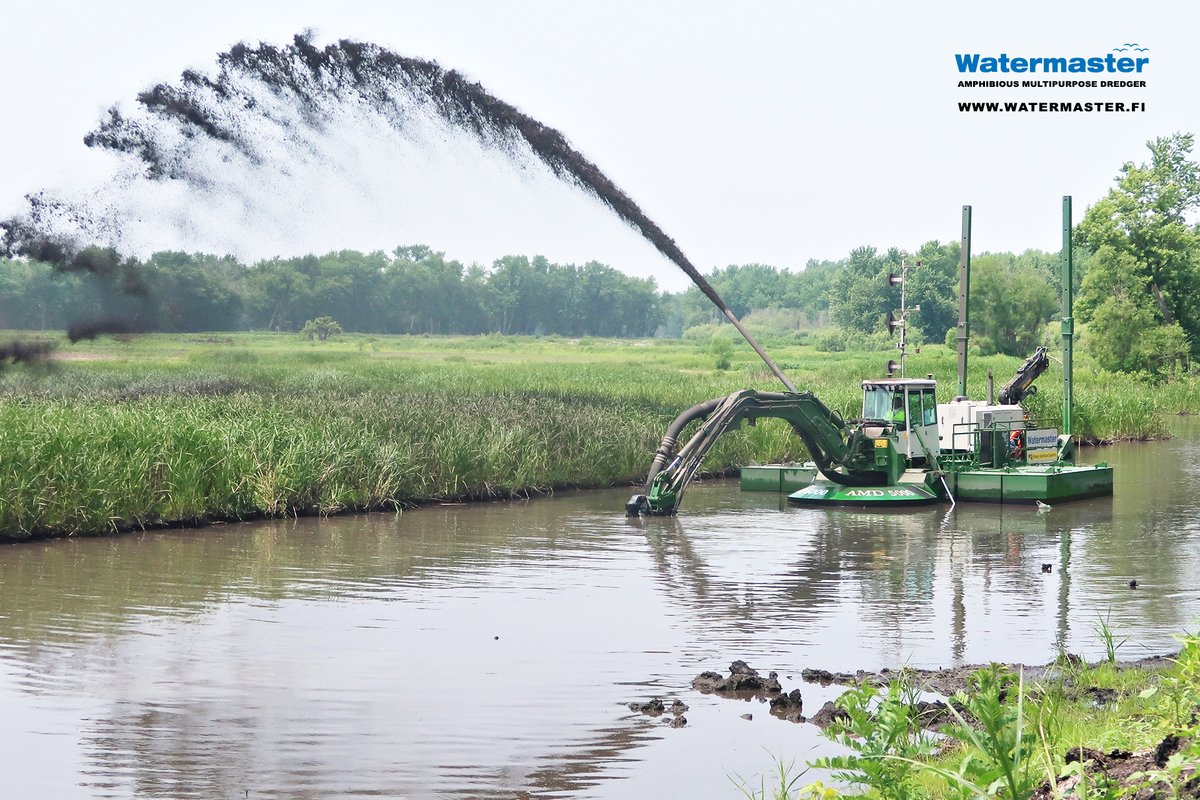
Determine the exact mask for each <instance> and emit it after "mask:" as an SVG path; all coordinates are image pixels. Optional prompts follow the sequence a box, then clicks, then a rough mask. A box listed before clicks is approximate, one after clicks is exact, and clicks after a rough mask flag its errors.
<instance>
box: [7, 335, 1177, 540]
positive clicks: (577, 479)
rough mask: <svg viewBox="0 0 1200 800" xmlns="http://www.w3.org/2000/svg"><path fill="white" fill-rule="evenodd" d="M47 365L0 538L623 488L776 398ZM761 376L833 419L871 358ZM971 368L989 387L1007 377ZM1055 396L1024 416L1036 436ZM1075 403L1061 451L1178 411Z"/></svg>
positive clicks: (384, 366)
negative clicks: (740, 407) (708, 431)
mask: <svg viewBox="0 0 1200 800" xmlns="http://www.w3.org/2000/svg"><path fill="white" fill-rule="evenodd" d="M67 352H69V353H70V354H71V355H72V356H74V357H76V358H79V357H83V358H85V359H88V360H78V361H68V362H59V363H55V364H52V365H50V366H49V367H46V368H42V369H32V370H31V369H26V368H24V367H10V368H9V369H7V370H6V371H4V372H0V537H7V538H24V537H28V536H32V535H51V534H98V533H106V532H111V531H115V530H121V529H129V528H138V527H146V526H156V525H164V524H179V523H183V524H192V523H199V522H203V521H207V520H213V519H239V518H246V517H252V516H259V515H271V516H279V515H287V514H307V513H332V512H336V511H340V510H343V509H376V508H394V507H397V506H399V505H404V504H409V503H419V502H421V501H425V500H432V499H463V498H490V497H505V496H511V495H514V494H526V493H536V492H548V491H552V490H554V489H559V488H565V487H597V486H612V485H620V484H630V483H633V482H635V481H638V480H640V479H642V478H643V477H644V475H645V472H646V469H647V467H648V465H649V461H650V458H651V457H652V454H653V452H654V450H655V448H656V447H657V445H658V442H659V440H660V438H661V436H662V434H663V432H664V430H665V429H666V426H667V425H668V423H669V422H670V420H671V419H673V418H674V417H675V416H676V415H677V414H678V413H679V412H680V411H682V410H684V409H686V408H688V407H690V406H691V405H694V404H695V403H697V402H700V401H703V400H708V399H711V398H713V397H717V396H720V395H723V394H726V393H728V392H730V391H733V390H735V389H739V388H744V387H746V386H754V387H757V388H761V389H771V390H774V389H777V388H778V386H777V384H776V383H775V382H774V379H773V378H772V377H771V376H770V375H769V374H767V373H766V372H765V371H763V370H762V369H761V367H760V365H759V364H758V363H757V361H756V359H755V357H754V356H753V354H751V353H749V350H748V348H737V349H736V350H735V353H734V357H733V368H732V369H731V370H729V371H723V372H718V371H716V370H714V369H713V368H712V357H711V354H709V353H708V352H707V351H706V350H705V348H704V346H703V345H702V344H701V345H697V344H695V343H688V342H678V341H674V342H658V341H653V342H651V341H646V342H630V341H609V340H591V341H589V340H567V339H559V338H554V337H547V338H545V339H518V338H515V337H452V338H445V339H436V338H429V337H353V336H350V337H345V338H343V339H341V340H340V341H336V342H326V343H310V342H306V341H302V340H299V339H297V338H296V337H294V336H287V335H277V334H246V335H233V336H229V337H221V339H220V340H219V341H218V342H216V343H214V342H213V341H212V338H211V337H188V336H165V335H154V336H145V337H139V338H138V339H136V340H134V341H133V342H130V343H117V342H100V343H92V344H89V345H86V346H84V347H82V348H72V349H70V350H68V351H67ZM776 355H777V358H778V359H779V361H780V362H781V363H782V364H783V365H784V368H785V369H786V370H787V371H788V372H789V374H790V375H791V376H792V378H793V379H794V380H795V382H796V384H797V385H798V386H800V387H801V388H804V389H811V390H813V391H815V392H816V393H817V394H818V395H819V396H820V397H821V398H822V399H823V400H825V402H826V403H828V404H829V405H830V406H831V407H833V408H834V409H836V410H837V411H839V412H840V413H841V414H842V415H843V416H845V417H847V418H852V417H854V416H857V414H858V407H859V403H860V383H861V380H862V379H863V378H864V377H872V376H878V375H879V373H880V367H881V363H882V361H881V359H882V356H883V355H886V354H882V355H881V354H879V353H839V354H821V353H816V352H814V351H812V350H810V349H807V348H802V347H793V348H781V349H780V351H779V352H778V353H777V354H776ZM977 361H978V362H979V363H978V364H977V365H976V366H977V367H978V368H977V369H975V373H977V374H979V375H982V374H983V373H984V371H985V370H986V369H987V368H988V367H989V366H990V367H992V368H993V369H995V371H996V373H997V375H998V376H1003V377H1002V378H1001V379H1000V381H999V382H1003V380H1004V379H1006V378H1007V376H1008V375H1010V374H1011V372H1012V370H1013V369H1015V367H1016V365H1017V364H1019V360H1018V359H1002V358H1000V359H997V358H993V359H979V360H977ZM877 362H878V363H877ZM953 370H954V359H953V354H951V353H948V352H946V351H945V349H944V348H941V347H930V348H923V353H922V354H921V355H920V356H917V357H915V358H913V359H912V360H911V361H910V370H909V374H910V375H913V374H924V373H926V372H930V373H934V374H935V375H936V377H938V378H939V380H941V381H942V382H943V383H942V384H941V385H942V386H943V387H952V386H953V385H954V380H953ZM1057 380H1058V381H1061V378H1058V379H1057ZM1055 381H1056V379H1055V378H1053V377H1052V376H1051V375H1047V376H1045V377H1044V378H1043V379H1042V383H1043V384H1047V386H1046V387H1044V388H1046V391H1044V392H1043V393H1042V394H1039V395H1038V397H1037V404H1036V408H1038V410H1040V411H1048V413H1050V414H1051V416H1053V415H1054V414H1057V410H1056V407H1055V406H1054V403H1055V402H1056V400H1055V392H1056V391H1059V390H1058V389H1057V383H1056V382H1055ZM952 391H953V390H952V389H950V390H949V391H947V390H946V389H943V392H942V394H943V399H946V397H947V396H948V395H949V394H950V393H951V392H952ZM1076 391H1077V411H1076V414H1077V419H1078V420H1079V425H1080V428H1079V432H1082V433H1086V434H1090V435H1092V436H1095V437H1096V438H1100V439H1107V438H1114V437H1119V436H1131V437H1141V438H1146V437H1153V436H1159V435H1162V434H1163V433H1164V431H1165V423H1164V418H1165V414H1167V413H1174V412H1175V411H1177V410H1179V407H1187V408H1188V409H1189V410H1190V403H1191V402H1195V400H1194V394H1195V393H1193V394H1192V395H1188V394H1187V392H1185V391H1181V390H1173V391H1171V392H1162V391H1151V387H1147V386H1145V385H1143V384H1138V383H1137V382H1136V381H1132V380H1131V379H1117V378H1114V377H1113V376H1107V377H1105V378H1104V379H1102V380H1096V381H1091V382H1089V381H1088V380H1086V379H1085V380H1081V385H1080V386H1079V388H1077V390H1076ZM971 394H972V395H973V396H982V394H983V382H982V380H981V379H977V380H973V381H972V386H971ZM1189 398H1190V399H1189ZM804 457H806V454H805V453H804V450H803V446H802V444H801V443H800V441H799V440H798V439H797V438H796V437H795V436H794V435H793V434H792V433H791V431H790V429H789V428H788V426H787V425H785V424H783V423H780V422H777V421H765V422H763V423H762V424H760V425H758V426H755V427H748V428H746V429H744V430H742V431H738V432H736V433H733V434H730V435H728V436H726V437H724V438H723V439H722V440H721V441H720V443H719V444H718V446H717V447H716V448H715V449H714V451H713V452H712V454H711V455H710V457H709V460H708V464H707V466H708V468H709V469H710V470H712V471H714V472H722V471H727V470H729V469H731V468H733V467H735V466H736V465H738V464H742V463H748V462H754V461H757V462H769V461H780V460H788V459H800V458H804Z"/></svg>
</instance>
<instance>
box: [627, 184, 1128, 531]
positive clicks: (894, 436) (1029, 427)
mask: <svg viewBox="0 0 1200 800" xmlns="http://www.w3.org/2000/svg"><path fill="white" fill-rule="evenodd" d="M970 221H971V209H970V206H965V207H964V208H963V247H962V261H961V262H960V289H959V325H958V372H959V392H958V395H957V396H956V397H955V398H954V399H953V400H951V401H950V402H948V403H938V402H937V384H936V382H935V381H934V380H933V376H932V375H930V376H927V377H925V378H903V377H901V378H893V377H889V378H885V379H878V380H864V381H863V382H862V389H863V401H862V413H861V417H859V418H857V419H852V420H844V419H842V417H841V416H840V415H838V413H837V412H835V411H833V410H832V409H830V408H829V407H828V406H826V405H825V404H824V403H822V402H821V400H820V399H818V398H817V397H816V396H815V395H814V394H813V393H812V392H799V391H796V392H793V391H787V392H760V391H756V390H753V389H744V390H741V391H737V392H734V393H732V394H730V395H728V396H727V397H719V398H717V399H715V400H710V401H708V402H706V403H701V404H699V405H697V406H695V407H693V408H691V409H688V410H687V411H685V412H684V413H683V414H680V415H679V417H677V418H676V419H675V421H674V422H673V423H671V426H670V427H669V428H668V429H667V432H666V435H665V436H664V437H663V440H662V444H661V445H660V446H659V448H658V451H657V453H656V454H655V456H654V460H653V462H652V463H651V465H650V470H649V473H648V476H647V480H646V491H645V493H644V494H636V495H634V496H633V497H632V498H630V500H629V502H628V503H627V504H626V507H625V510H626V513H627V514H629V515H630V516H634V515H638V514H650V515H664V514H674V513H676V511H677V510H678V508H679V504H680V502H681V500H682V499H683V493H684V490H685V489H686V487H687V485H688V483H689V482H690V481H691V480H692V478H693V477H694V476H695V474H696V472H697V471H698V470H699V469H700V467H701V465H702V463H703V461H704V457H705V455H706V454H707V453H708V451H709V449H710V448H711V447H712V445H713V444H714V443H715V442H716V440H717V439H718V438H719V437H720V435H721V434H723V433H725V432H726V431H729V430H734V429H736V428H738V427H740V426H741V425H742V424H743V423H745V424H750V425H753V424H754V423H755V422H756V421H757V420H759V419H761V418H779V419H783V420H786V421H787V422H788V423H789V424H790V425H791V426H792V430H794V431H795V433H796V435H797V436H799V437H800V438H801V440H803V442H804V444H805V446H806V447H807V449H808V452H809V453H810V454H811V456H812V459H813V460H812V462H811V463H810V464H805V465H802V466H788V465H768V466H762V467H743V468H742V488H744V489H757V490H768V491H789V492H792V493H791V494H790V495H789V496H788V501H789V502H790V503H792V504H794V505H807V506H823V505H850V506H908V505H920V504H925V503H934V502H938V501H941V500H945V501H949V502H955V501H959V500H983V501H992V502H1023V503H1035V502H1041V503H1052V502H1062V501H1067V500H1077V499H1083V498H1088V497H1099V496H1104V495H1111V494H1112V491H1113V470H1112V467H1110V466H1109V465H1108V464H1106V463H1099V464H1090V465H1080V464H1076V463H1075V449H1074V445H1073V440H1072V438H1071V402H1072V396H1071V355H1072V342H1071V340H1072V338H1073V333H1074V331H1073V320H1072V318H1071V240H1070V235H1071V199H1070V198H1069V197H1066V198H1063V225H1064V233H1063V250H1064V252H1063V320H1062V334H1063V373H1064V377H1063V387H1064V400H1063V419H1062V432H1061V433H1060V432H1059V430H1058V429H1056V428H1053V427H1048V426H1046V425H1044V424H1040V423H1039V422H1037V421H1036V420H1033V419H1031V418H1030V416H1029V414H1028V413H1027V412H1026V410H1025V408H1024V407H1023V406H1021V405H1020V403H1021V401H1022V400H1024V399H1025V398H1026V397H1027V396H1029V395H1030V394H1032V393H1033V392H1034V390H1035V388H1036V387H1034V386H1033V382H1034V381H1035V380H1036V379H1037V377H1038V376H1040V375H1041V374H1042V373H1043V372H1045V370H1046V368H1047V367H1048V366H1049V358H1048V356H1047V353H1046V350H1045V348H1038V349H1037V351H1035V352H1034V354H1033V355H1032V356H1030V357H1029V358H1028V359H1027V360H1026V362H1025V364H1023V365H1022V366H1021V368H1020V369H1019V370H1018V371H1017V373H1016V375H1015V376H1014V378H1013V379H1012V380H1011V381H1009V383H1008V384H1006V385H1005V386H1004V388H1003V389H1002V390H1001V392H1000V397H999V402H998V403H993V402H990V401H979V400H969V399H967V397H966V374H967V372H966V368H967V340H968V329H969V308H968V297H969V286H970V224H971V222H970ZM904 313H905V309H904V302H903V300H902V301H901V316H900V319H899V321H898V322H896V321H892V325H893V326H897V325H898V326H899V327H900V330H901V342H900V352H901V365H897V364H896V363H895V362H889V364H888V372H889V375H890V374H892V373H893V372H895V371H896V370H897V369H899V370H900V371H902V370H903V367H902V364H903V354H904V331H903V325H904ZM697 421H699V422H700V425H699V427H698V428H697V429H696V431H695V432H694V433H693V434H692V436H691V437H690V438H689V439H688V441H687V442H686V443H685V444H683V446H679V442H678V440H679V437H680V435H681V434H682V433H683V431H684V429H685V428H686V427H688V425H690V424H691V423H693V422H697Z"/></svg>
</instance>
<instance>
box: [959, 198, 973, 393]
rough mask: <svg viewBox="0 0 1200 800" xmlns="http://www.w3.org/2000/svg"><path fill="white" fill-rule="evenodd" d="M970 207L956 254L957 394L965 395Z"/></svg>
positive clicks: (964, 220)
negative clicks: (957, 253) (960, 243)
mask: <svg viewBox="0 0 1200 800" xmlns="http://www.w3.org/2000/svg"><path fill="white" fill-rule="evenodd" d="M970 296H971V207H970V206H963V210H962V247H961V248H960V249H959V255H958V396H959V397H966V396H967V340H968V339H969V337H970V329H971V318H970V313H971V309H970V307H969V305H968V303H967V300H968V298H970Z"/></svg>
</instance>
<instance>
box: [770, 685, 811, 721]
mask: <svg viewBox="0 0 1200 800" xmlns="http://www.w3.org/2000/svg"><path fill="white" fill-rule="evenodd" d="M771 715H772V716H775V717H779V718H780V719H786V720H787V721H788V722H804V721H805V718H804V701H803V699H802V698H801V696H800V690H799V689H792V690H791V691H790V692H788V693H787V694H781V695H779V696H778V697H776V698H774V699H772V700H771Z"/></svg>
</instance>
